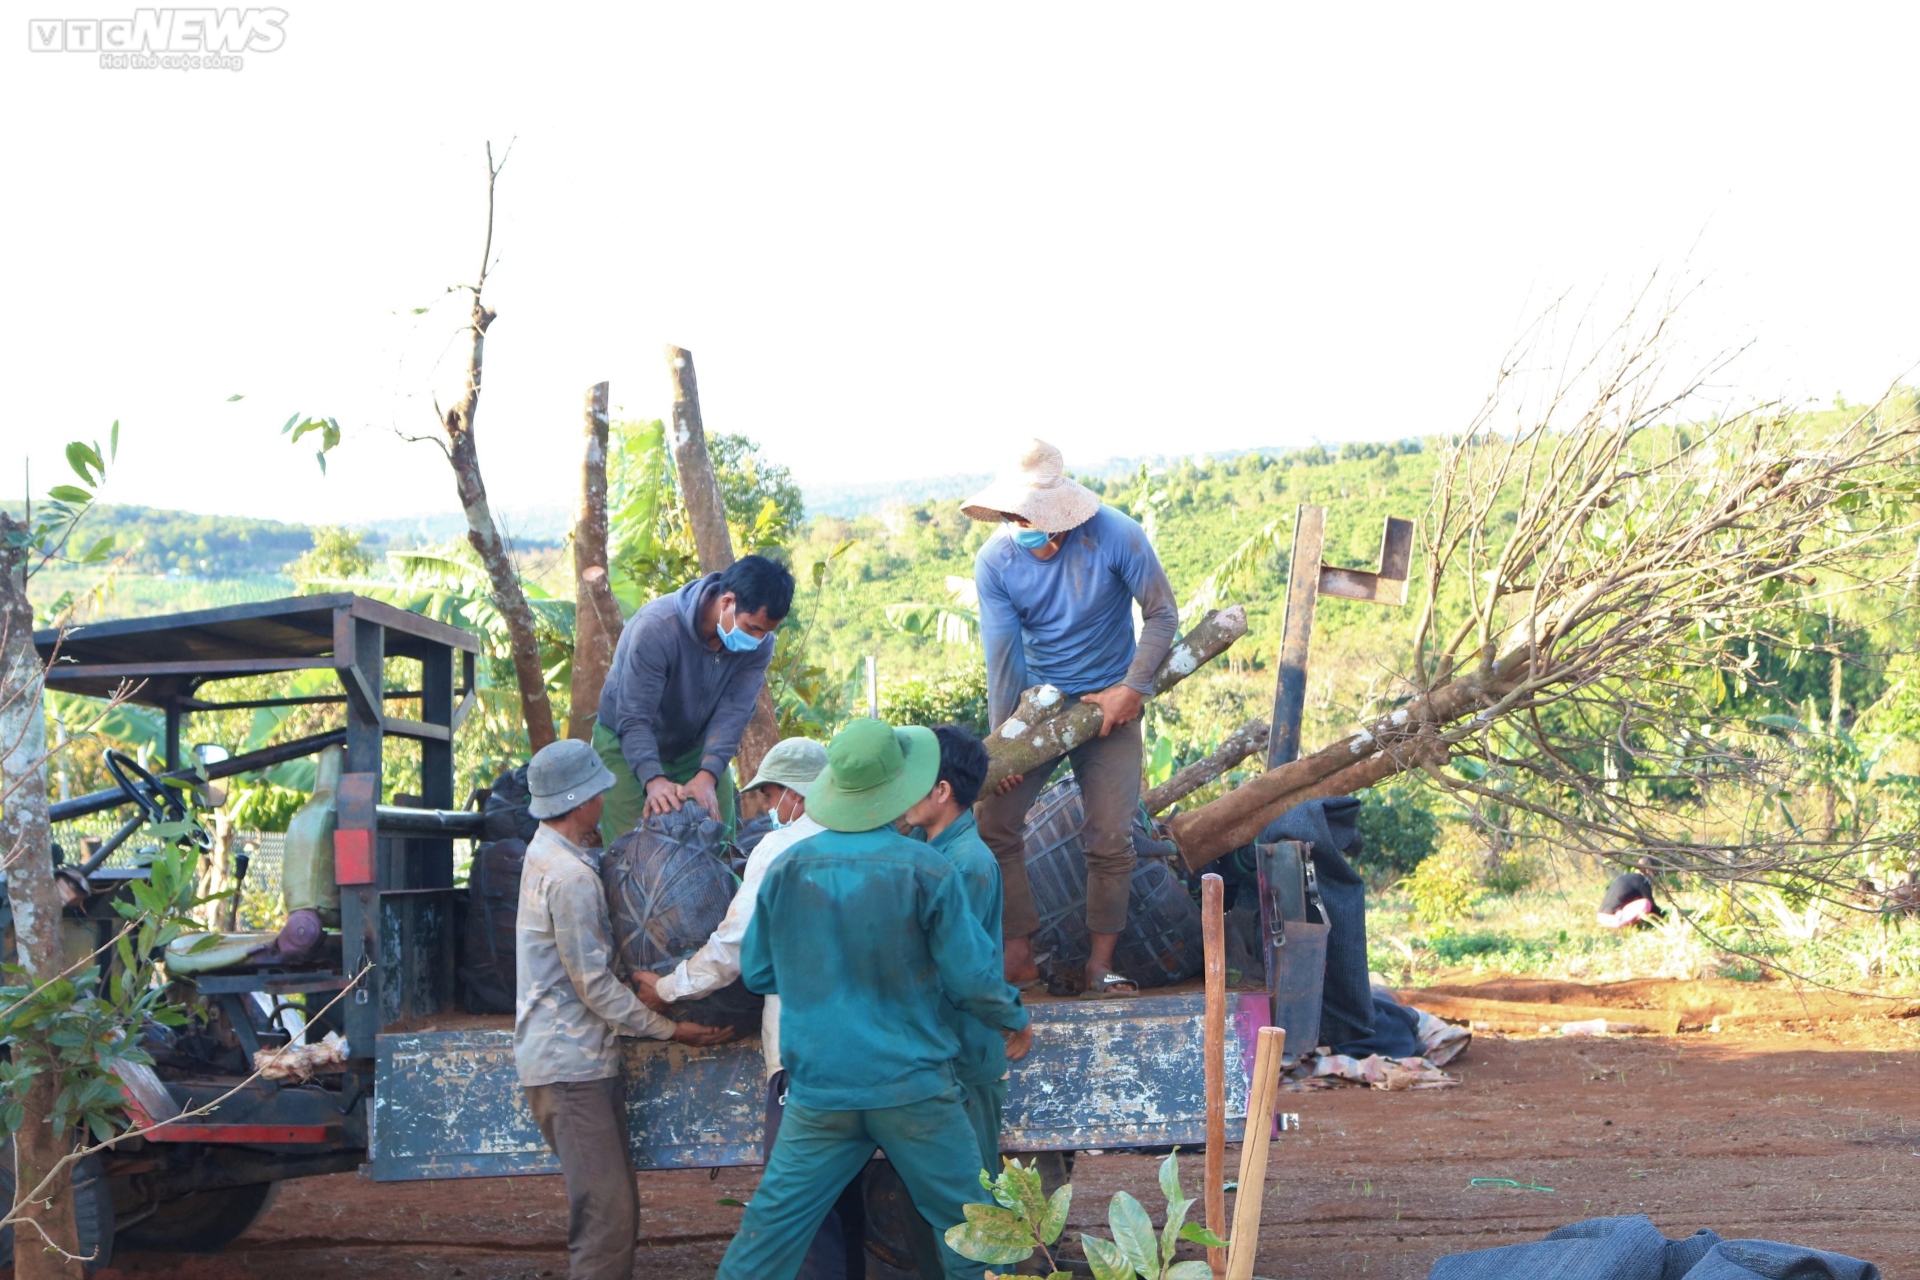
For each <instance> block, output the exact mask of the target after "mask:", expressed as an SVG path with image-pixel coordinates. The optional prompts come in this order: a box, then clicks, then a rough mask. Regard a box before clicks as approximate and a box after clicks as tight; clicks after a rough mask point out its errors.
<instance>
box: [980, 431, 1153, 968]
mask: <svg viewBox="0 0 1920 1280" xmlns="http://www.w3.org/2000/svg"><path fill="white" fill-rule="evenodd" d="M960 510H961V511H962V512H964V513H965V514H967V515H969V516H971V517H972V518H973V519H975V520H986V521H995V522H998V523H999V524H1000V526H1001V527H1000V529H999V530H998V531H997V532H996V533H995V534H994V535H993V536H992V537H990V538H988V539H987V541H986V544H985V545H984V546H982V547H981V548H980V552H979V554H978V555H976V556H975V557H974V561H973V581H974V585H975V587H976V588H978V591H979V597H980V639H981V642H982V644H983V646H984V648H985V649H986V657H987V707H988V712H989V714H990V716H991V718H992V722H993V723H994V724H995V725H996V726H997V725H1000V724H1002V723H1003V722H1005V720H1006V718H1007V717H1008V716H1009V715H1011V714H1012V713H1013V708H1014V705H1015V704H1016V703H1017V702H1018V701H1019V700H1020V695H1021V693H1022V692H1024V691H1025V690H1027V689H1029V688H1031V687H1033V686H1035V685H1042V684H1050V685H1053V686H1054V687H1055V688H1057V689H1059V690H1060V691H1061V692H1062V693H1065V694H1068V695H1071V696H1073V697H1076V698H1078V699H1079V700H1080V701H1082V702H1091V703H1094V704H1095V705H1097V706H1098V707H1099V708H1100V710H1101V714H1102V718H1101V721H1100V736H1099V737H1098V738H1095V739H1094V740H1093V741H1091V742H1088V743H1085V744H1083V745H1081V746H1079V747H1077V748H1075V749H1074V750H1073V751H1072V752H1070V753H1069V755H1068V758H1069V759H1070V760H1071V761H1072V762H1073V776H1074V779H1075V780H1076V781H1077V782H1078V783H1079V784H1080V797H1081V800H1082V801H1083V802H1084V804H1085V806H1086V815H1087V817H1086V824H1085V826H1084V827H1083V828H1082V836H1083V839H1084V842H1085V847H1086V854H1087V932H1088V933H1089V934H1090V935H1091V952H1092V954H1091V955H1090V956H1089V958H1088V960H1087V968H1086V976H1085V986H1086V988H1087V989H1089V990H1092V991H1095V992H1099V993H1101V994H1111V993H1115V992H1122V991H1130V990H1133V989H1134V988H1135V984H1134V983H1133V981H1132V980H1130V979H1129V978H1127V977H1126V976H1125V975H1124V974H1119V973H1115V972H1113V948H1114V943H1115V942H1116V941H1117V940H1118V939H1119V937H1120V931H1121V930H1122V929H1124V928H1125V927H1126V923H1127V893H1128V890H1129V888H1130V886H1131V884H1132V881H1133V867H1134V852H1133V818H1134V810H1135V809H1136V808H1138V807H1139V804H1140V766H1141V763H1142V761H1141V741H1140V705H1141V703H1142V701H1143V700H1144V699H1145V698H1146V695H1147V694H1148V693H1150V692H1152V690H1153V673H1154V670H1155V668H1157V667H1158V666H1159V665H1160V663H1161V660H1162V659H1164V658H1165V657H1166V656H1167V650H1168V649H1169V648H1170V647H1172V644H1173V638H1174V633H1175V632H1176V631H1177V630H1178V629H1179V625H1180V610H1179V606H1178V605H1176V604H1175V603H1174V598H1173V586H1172V584H1171V583H1169V582H1168V581H1167V571H1166V570H1165V569H1163V568H1161V567H1160V557H1159V556H1157V555H1155V554H1154V550H1153V544H1152V543H1151V542H1149V541H1148V540H1147V535H1146V531H1145V530H1143V529H1142V528H1141V527H1140V526H1139V525H1138V524H1136V523H1135V522H1134V521H1133V520H1132V519H1130V518H1129V517H1127V516H1126V515H1123V514H1122V513H1121V512H1119V511H1116V510H1115V509H1114V508H1112V507H1110V506H1107V505H1105V504H1104V503H1102V502H1101V501H1100V497H1099V495H1098V494H1095V493H1094V492H1093V491H1092V490H1090V489H1088V488H1086V487H1085V486H1084V485H1081V484H1079V483H1077V482H1076V481H1075V480H1074V479H1073V478H1072V477H1071V476H1069V475H1067V473H1066V465H1065V463H1064V461H1063V460H1062V458H1061V456H1060V451H1059V450H1058V449H1056V448H1054V447H1053V446H1052V445H1050V444H1048V443H1047V442H1046V441H1044V440H1031V441H1029V442H1028V443H1027V445H1026V447H1025V448H1024V450H1023V451H1022V453H1021V455H1020V457H1019V459H1018V461H1017V462H1016V464H1015V465H1014V467H1013V468H1012V469H1011V470H1010V471H1009V472H1008V473H1007V474H1005V475H1003V476H1002V477H1001V478H1000V479H998V480H996V481H995V482H994V483H993V484H991V485H989V486H988V487H987V488H986V489H984V490H983V491H981V492H980V493H978V494H976V495H974V496H973V497H972V498H969V499H968V500H967V501H966V502H965V503H963V504H962V505H961V508H960ZM1135 604H1138V605H1139V606H1140V617H1141V627H1140V638H1139V640H1138V642H1136V641H1135V639H1134V634H1133V606H1134V605H1135ZM1057 765H1058V762H1057V761H1056V762H1053V763H1049V764H1046V765H1043V766H1042V767H1040V768H1038V769H1035V770H1034V771H1033V772H1031V773H1028V774H1026V775H1025V776H1024V777H1023V776H1021V775H1019V774H1015V775H1014V776H1013V777H1010V778H1008V779H1006V780H1005V781H1004V782H1002V783H1001V784H1000V787H999V789H998V790H997V791H996V792H995V793H994V794H993V795H990V796H988V797H986V798H985V799H984V800H983V801H982V802H981V805H980V815H979V823H980V838H981V839H983V840H985V841H986V843H987V847H988V848H990V849H992V850H993V856H994V858H995V859H996V860H997V861H998V862H999V863H1000V874H1001V878H1002V880H1003V881H1004V883H1005V886H1006V922H1005V931H1006V940H1005V963H1006V973H1007V980H1008V981H1010V982H1025V981H1028V980H1030V979H1033V978H1035V977H1038V976H1039V974H1038V971H1037V968H1036V966H1035V964H1034V959H1033V945H1032V935H1033V933H1034V932H1035V931H1036V930H1038V929H1039V927H1040V916H1039V914H1038V912H1037V911H1036V910H1035V909H1034V902H1033V888H1032V885H1031V884H1030V883H1029V882H1028V880H1027V861H1026V841H1025V839H1024V836H1023V828H1024V825H1025V822H1026V816H1027V810H1028V809H1030V808H1032V807H1033V802H1034V799H1035V798H1036V797H1038V796H1039V794H1040V790H1041V788H1043V787H1045V786H1046V785H1047V779H1048V778H1050V777H1052V776H1053V771H1054V769H1055V768H1056V767H1057ZM1075 985H1078V984H1075Z"/></svg>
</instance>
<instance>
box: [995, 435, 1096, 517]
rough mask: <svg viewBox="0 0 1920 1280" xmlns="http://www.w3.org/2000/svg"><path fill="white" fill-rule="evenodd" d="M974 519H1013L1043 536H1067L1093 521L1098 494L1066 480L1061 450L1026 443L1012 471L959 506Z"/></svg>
mask: <svg viewBox="0 0 1920 1280" xmlns="http://www.w3.org/2000/svg"><path fill="white" fill-rule="evenodd" d="M960 510H961V511H962V512H964V513H965V514H967V515H969V516H972V517H973V518H974V519H975V520H998V519H1000V518H1001V517H1002V515H1003V514H1005V515H1016V516H1019V517H1020V518H1021V519H1023V520H1025V521H1026V522H1027V523H1028V524H1031V525H1032V526H1033V527H1034V528H1036V529H1039V530H1041V531H1042V532H1045V533H1065V532H1066V531H1067V530H1068V529H1077V528H1079V527H1080V526H1081V525H1083V524H1085V523H1086V522H1087V521H1089V520H1091V519H1093V517H1094V513H1095V512H1097V511H1099V510H1100V495H1099V494H1097V493H1095V492H1094V491H1093V490H1091V489H1089V488H1087V487H1085V486H1084V485H1082V484H1080V483H1079V482H1078V481H1076V480H1074V479H1073V478H1072V477H1070V476H1068V475H1067V468H1066V463H1065V462H1064V461H1063V460H1062V459H1061V457H1060V451H1059V450H1058V449H1056V448H1054V447H1053V446H1052V445H1050V444H1048V443H1047V442H1046V441H1045V440H1040V439H1034V440H1029V441H1028V442H1027V447H1026V448H1025V449H1024V450H1022V451H1021V454H1020V457H1019V459H1018V461H1016V462H1015V463H1014V466H1013V469H1012V470H1011V471H1008V472H1006V473H1004V474H1002V475H1001V477H1000V478H999V479H998V480H995V481H994V482H993V483H992V484H990V485H988V486H987V487H986V488H985V489H982V490H981V491H980V492H979V493H976V494H974V495H973V497H971V498H968V499H967V500H966V502H964V503H962V504H961V506H960Z"/></svg>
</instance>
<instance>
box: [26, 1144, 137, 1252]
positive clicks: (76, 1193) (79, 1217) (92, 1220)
mask: <svg viewBox="0 0 1920 1280" xmlns="http://www.w3.org/2000/svg"><path fill="white" fill-rule="evenodd" d="M0 1196H4V1197H5V1203H7V1204H9V1205H10V1204H12V1203H13V1143H12V1141H11V1140H9V1141H8V1142H7V1143H6V1144H5V1145H4V1146H3V1147H0ZM73 1216H74V1221H75V1224H76V1225H77V1226H78V1227H79V1229H80V1233H79V1234H80V1256H81V1257H83V1258H91V1260H90V1261H89V1262H88V1263H87V1264H86V1267H87V1271H88V1272H89V1273H92V1272H95V1271H100V1270H104V1269H105V1268H106V1267H107V1266H109V1265H111V1264H112V1262H113V1193H112V1191H111V1190H109V1188H108V1186H107V1180H106V1179H105V1178H104V1177H102V1176H101V1174H100V1161H99V1160H97V1159H96V1158H94V1157H93V1156H88V1157H87V1158H86V1159H84V1160H82V1161H80V1163H79V1164H76V1165H75V1166H74V1167H73ZM13 1240H14V1230H13V1228H12V1227H11V1226H6V1227H0V1266H11V1265H12V1264H13Z"/></svg>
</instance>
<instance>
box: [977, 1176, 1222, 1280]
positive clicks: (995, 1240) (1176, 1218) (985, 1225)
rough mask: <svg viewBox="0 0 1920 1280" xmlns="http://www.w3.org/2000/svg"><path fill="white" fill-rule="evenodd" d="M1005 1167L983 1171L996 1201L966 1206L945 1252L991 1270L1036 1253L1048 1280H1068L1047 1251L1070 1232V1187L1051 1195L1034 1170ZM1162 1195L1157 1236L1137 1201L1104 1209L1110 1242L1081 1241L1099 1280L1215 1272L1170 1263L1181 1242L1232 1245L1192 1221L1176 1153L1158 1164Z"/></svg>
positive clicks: (1198, 1276) (1208, 1278) (1164, 1279)
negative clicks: (1164, 1212)
mask: <svg viewBox="0 0 1920 1280" xmlns="http://www.w3.org/2000/svg"><path fill="white" fill-rule="evenodd" d="M1003 1163H1004V1166H1005V1167H1004V1168H1002V1169H1001V1171H1000V1176H999V1177H997V1178H990V1177H988V1176H987V1171H986V1170H985V1169H982V1170H981V1171H980V1185H981V1186H982V1187H983V1188H985V1189H986V1192H987V1194H988V1195H990V1196H992V1197H993V1203H991V1204H969V1205H965V1206H963V1211H964V1212H965V1213H966V1215H967V1220H966V1221H965V1222H962V1223H960V1224H959V1225H958V1226H955V1227H952V1228H950V1229H949V1230H948V1231H947V1235H946V1240H947V1247H948V1248H949V1249H952V1250H953V1251H954V1252H955V1253H957V1254H959V1255H960V1256H961V1257H963V1258H971V1259H972V1260H973V1261H975V1262H985V1263H990V1264H992V1265H994V1266H1005V1265H1008V1264H1018V1263H1022V1262H1025V1261H1026V1260H1027V1259H1029V1258H1031V1257H1032V1256H1033V1255H1034V1254H1035V1253H1036V1252H1038V1253H1039V1254H1040V1255H1041V1256H1042V1257H1043V1258H1044V1259H1045V1260H1046V1266H1047V1271H1048V1280H1068V1272H1066V1271H1065V1270H1063V1269H1062V1268H1061V1267H1060V1266H1059V1264H1058V1263H1057V1262H1056V1260H1055V1259H1054V1256H1053V1252H1052V1249H1051V1247H1050V1246H1052V1245H1053V1244H1055V1243H1056V1242H1057V1241H1058V1240H1059V1239H1060V1235H1061V1233H1062V1232H1063V1231H1065V1230H1066V1225H1067V1210H1068V1209H1069V1208H1071V1207H1072V1204H1073V1186H1072V1184H1070V1183H1069V1184H1068V1185H1066V1186H1063V1187H1059V1188H1057V1189H1055V1191H1054V1193H1053V1194H1052V1195H1050V1196H1049V1195H1047V1194H1046V1193H1045V1191H1044V1190H1043V1189H1042V1187H1041V1185H1040V1171H1039V1169H1038V1167H1037V1166H1035V1165H1031V1164H1027V1165H1023V1164H1021V1163H1020V1162H1019V1161H1018V1160H1015V1159H1007V1160H1005V1161H1004V1162H1003ZM1160 1191H1161V1193H1162V1194H1163V1195H1165V1196H1166V1198H1167V1217H1166V1222H1165V1224H1164V1225H1163V1226H1161V1227H1160V1229H1159V1230H1158V1231H1156V1230H1155V1229H1154V1225H1153V1219H1152V1218H1150V1217H1148V1216H1147V1211H1146V1209H1145V1208H1143V1207H1142V1206H1141V1204H1140V1202H1139V1201H1138V1200H1135V1199H1134V1198H1133V1197H1132V1196H1130V1195H1128V1194H1127V1193H1126V1192H1124V1191H1121V1192H1117V1193H1116V1194H1115V1195H1114V1197H1113V1201H1112V1203H1111V1204H1110V1205H1108V1207H1107V1224H1108V1226H1110V1227H1111V1228H1112V1229H1113V1239H1111V1240H1105V1239H1102V1238H1101V1237H1099V1236H1090V1235H1082V1236H1081V1237H1080V1243H1081V1247H1082V1248H1083V1249H1085V1251H1086V1255H1087V1264H1088V1266H1090V1267H1092V1268H1093V1275H1094V1280H1134V1278H1135V1277H1136V1276H1137V1277H1139V1280H1212V1277H1213V1269H1212V1268H1211V1267H1210V1266H1208V1265H1207V1264H1206V1263H1205V1262H1200V1261H1193V1260H1189V1261H1186V1262H1175V1261H1174V1258H1173V1255H1174V1251H1175V1250H1176V1249H1178V1248H1179V1245H1180V1242H1181V1241H1182V1240H1186V1241H1189V1242H1190V1243H1193V1244H1197V1245H1202V1246H1204V1247H1206V1248H1209V1249H1224V1248H1226V1247H1227V1242H1226V1241H1225V1240H1222V1239H1221V1238H1220V1237H1219V1236H1217V1235H1215V1234H1214V1233H1213V1232H1211V1231H1209V1230H1207V1229H1206V1228H1205V1227H1203V1226H1201V1225H1200V1224H1199V1223H1197V1222H1188V1221H1187V1210H1189V1209H1191V1208H1192V1207H1193V1201H1192V1200H1190V1199H1188V1198H1187V1197H1186V1196H1185V1195H1184V1194H1183V1193H1182V1192H1181V1190H1180V1166H1179V1157H1178V1154H1177V1153H1176V1154H1174V1155H1169V1156H1168V1157H1167V1158H1166V1159H1165V1160H1163V1161H1161V1162H1160ZM999 1274H1000V1273H998V1272H994V1271H989V1272H987V1278H988V1280H995V1278H996V1277H997V1276H998V1275H999Z"/></svg>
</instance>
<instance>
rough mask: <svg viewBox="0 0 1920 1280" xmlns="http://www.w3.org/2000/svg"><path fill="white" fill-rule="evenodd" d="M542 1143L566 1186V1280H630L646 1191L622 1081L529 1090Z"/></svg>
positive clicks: (534, 1086) (540, 1086)
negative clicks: (630, 1139) (636, 1173)
mask: <svg viewBox="0 0 1920 1280" xmlns="http://www.w3.org/2000/svg"><path fill="white" fill-rule="evenodd" d="M525 1088H526V1091H527V1105H528V1106H529V1107H530V1108H532V1110H533V1119H534V1123H535V1124H538V1125H539V1126H540V1136H541V1137H543V1138H545V1139H546V1140H547V1145H548V1146H549V1147H551V1148H553V1154H554V1155H556V1156H558V1157H559V1158H560V1173H561V1175H562V1176H563V1177H565V1178H566V1180H567V1277H568V1280H632V1276H633V1240H634V1236H635V1234H636V1233H637V1232H638V1231H639V1228H640V1189H639V1187H638V1185H637V1184H636V1183H635V1182H634V1177H633V1154H632V1152H631V1151H629V1150H628V1149H627V1103H626V1086H625V1085H624V1084H623V1083H622V1081H621V1080H620V1077H618V1076H614V1077H612V1078H610V1079H606V1080H584V1081H580V1082H577V1083H560V1084H530V1085H526V1086H525Z"/></svg>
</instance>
